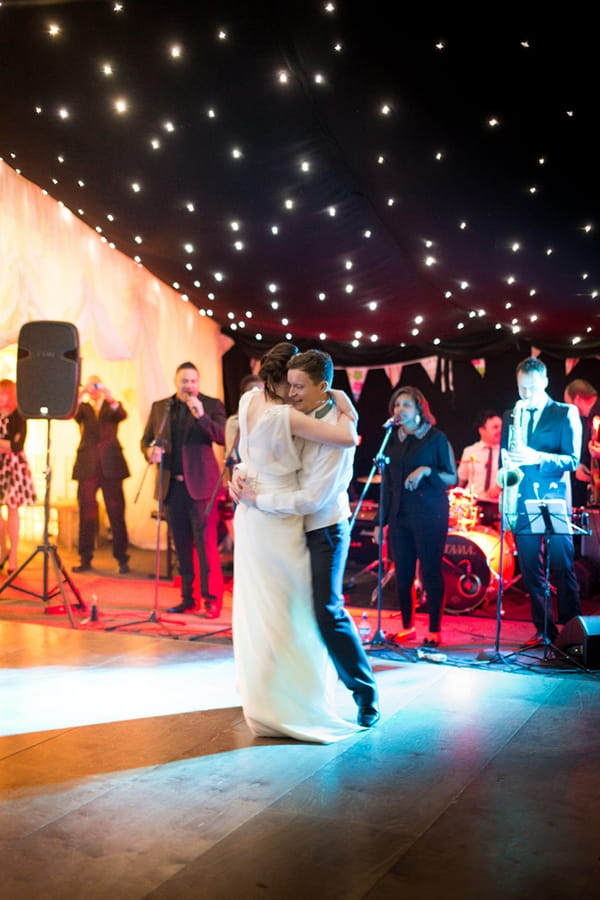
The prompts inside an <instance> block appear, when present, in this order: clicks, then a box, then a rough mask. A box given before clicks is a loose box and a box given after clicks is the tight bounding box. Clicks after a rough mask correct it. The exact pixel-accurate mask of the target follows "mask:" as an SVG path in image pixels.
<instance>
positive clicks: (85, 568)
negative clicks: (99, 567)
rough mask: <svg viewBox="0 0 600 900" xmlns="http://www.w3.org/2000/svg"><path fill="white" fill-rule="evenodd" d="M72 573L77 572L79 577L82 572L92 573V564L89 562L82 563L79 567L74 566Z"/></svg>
mask: <svg viewBox="0 0 600 900" xmlns="http://www.w3.org/2000/svg"><path fill="white" fill-rule="evenodd" d="M71 571H72V572H75V573H76V574H77V575H80V574H81V572H91V571H92V564H91V563H89V562H82V563H79V565H78V566H73V568H72V569H71Z"/></svg>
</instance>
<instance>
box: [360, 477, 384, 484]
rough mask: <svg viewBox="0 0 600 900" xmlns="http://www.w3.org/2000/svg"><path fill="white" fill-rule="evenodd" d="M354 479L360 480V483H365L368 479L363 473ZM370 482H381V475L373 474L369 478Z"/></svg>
mask: <svg viewBox="0 0 600 900" xmlns="http://www.w3.org/2000/svg"><path fill="white" fill-rule="evenodd" d="M356 480H357V481H360V482H361V483H362V484H366V483H367V481H368V480H369V477H368V476H367V475H363V477H362V478H357V479H356ZM371 484H381V475H373V477H372V478H371Z"/></svg>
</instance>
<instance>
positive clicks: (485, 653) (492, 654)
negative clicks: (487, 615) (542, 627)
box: [477, 469, 508, 662]
mask: <svg viewBox="0 0 600 900" xmlns="http://www.w3.org/2000/svg"><path fill="white" fill-rule="evenodd" d="M507 477H508V472H507V471H506V469H505V470H504V471H503V478H502V480H503V484H502V491H501V493H500V503H499V513H500V559H499V561H498V570H499V571H498V572H497V578H498V589H497V593H496V640H495V643H494V649H493V650H492V651H490V650H482V651H481V652H480V653H478V654H477V659H478V660H481V661H486V660H487V662H505V659H504V657H503V656H502V654H501V653H500V631H501V629H502V598H503V596H504V538H505V536H506V519H505V516H504V497H505V489H506V486H507Z"/></svg>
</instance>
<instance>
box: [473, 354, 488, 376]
mask: <svg viewBox="0 0 600 900" xmlns="http://www.w3.org/2000/svg"><path fill="white" fill-rule="evenodd" d="M471 365H472V366H473V368H474V369H476V370H477V371H478V372H479V374H480V375H481V377H482V378H483V376H484V375H485V359H483V357H482V358H481V359H472V360H471Z"/></svg>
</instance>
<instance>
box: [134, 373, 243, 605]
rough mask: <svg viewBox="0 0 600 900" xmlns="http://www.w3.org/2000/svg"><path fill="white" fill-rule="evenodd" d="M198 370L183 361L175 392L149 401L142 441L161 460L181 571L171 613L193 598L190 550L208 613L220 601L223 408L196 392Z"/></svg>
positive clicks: (163, 489) (156, 460)
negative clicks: (217, 448) (218, 496)
mask: <svg viewBox="0 0 600 900" xmlns="http://www.w3.org/2000/svg"><path fill="white" fill-rule="evenodd" d="M199 383H200V378H199V374H198V369H197V368H196V366H195V365H194V364H193V363H191V362H184V363H182V364H181V365H180V366H178V367H177V370H176V372H175V394H174V395H172V396H171V397H165V398H164V399H163V400H157V401H155V402H154V403H153V404H152V408H151V410H150V415H149V416H148V421H147V423H146V427H145V429H144V434H143V436H142V441H141V446H142V452H143V453H144V455H145V456H146V459H147V460H148V461H149V462H152V463H160V462H161V456H162V477H161V483H160V484H157V493H158V492H160V497H161V499H162V501H163V503H164V506H165V513H166V517H167V522H168V523H169V528H170V531H171V534H172V536H173V543H174V544H175V552H176V554H177V562H178V564H179V573H180V575H181V603H179V604H178V605H177V606H173V607H171V608H170V609H169V612H170V613H185V612H191V611H192V610H193V609H194V608H195V606H196V599H195V598H194V592H193V591H194V549H195V551H196V554H197V557H198V566H199V573H200V590H201V593H202V597H203V599H204V604H205V611H206V615H207V616H208V617H209V618H216V617H218V616H219V615H220V613H221V606H222V603H223V573H222V570H221V561H220V558H219V548H218V542H217V526H218V517H219V511H218V504H217V503H216V502H214V503H212V506H211V508H210V509H208V506H209V502H210V500H211V497H212V495H213V491H214V490H215V486H216V484H217V482H218V481H219V480H220V477H221V473H220V469H219V465H218V463H217V460H216V458H215V455H214V452H213V449H212V444H213V443H215V444H223V443H224V439H225V421H226V418H227V416H226V413H225V407H224V406H223V404H222V403H221V401H220V400H217V399H215V398H214V397H207V396H206V395H205V394H201V393H199Z"/></svg>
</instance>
